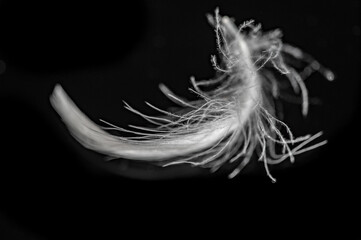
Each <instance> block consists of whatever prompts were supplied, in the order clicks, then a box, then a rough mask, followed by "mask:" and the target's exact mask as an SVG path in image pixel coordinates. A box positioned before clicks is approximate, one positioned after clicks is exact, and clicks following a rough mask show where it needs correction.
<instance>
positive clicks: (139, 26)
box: [0, 0, 360, 239]
mask: <svg viewBox="0 0 361 240" xmlns="http://www.w3.org/2000/svg"><path fill="white" fill-rule="evenodd" d="M217 6H219V7H220V11H221V14H225V15H228V16H232V17H234V18H235V19H236V20H237V23H242V21H244V20H248V19H255V20H256V22H259V23H262V26H263V28H264V29H265V30H270V29H274V28H280V29H282V31H283V33H284V38H283V40H284V41H285V42H288V43H290V44H293V45H296V46H299V47H300V48H301V49H303V50H305V51H306V52H309V53H311V54H312V55H313V56H314V57H315V58H316V59H318V60H319V61H320V62H321V63H323V64H324V65H325V66H327V67H329V68H330V69H332V70H333V71H334V72H335V74H336V77H337V78H336V81H334V82H332V83H329V82H327V81H326V80H324V79H323V78H322V76H320V75H319V74H314V75H313V76H312V77H311V78H310V79H309V80H308V81H307V85H308V87H309V89H310V95H311V96H314V97H318V98H319V100H320V102H322V104H318V105H314V106H311V109H310V117H308V118H306V119H302V117H301V116H300V114H299V110H300V107H299V106H298V105H292V104H291V105H286V108H288V109H289V111H287V112H286V111H285V113H286V116H285V117H286V122H287V120H288V122H287V123H289V124H290V126H291V128H292V129H294V130H295V133H296V134H305V133H309V132H311V133H316V132H317V131H320V130H323V131H324V132H325V137H324V138H327V139H328V140H329V143H328V145H327V146H324V147H322V148H320V149H318V150H315V151H314V152H312V153H307V154H304V155H303V156H300V157H299V158H297V163H296V165H295V166H284V167H282V168H280V169H274V171H273V173H274V175H275V177H276V178H277V179H278V182H277V184H272V183H271V182H270V180H269V179H268V178H267V177H266V174H265V173H264V170H263V168H262V166H254V167H252V168H250V169H248V171H245V174H241V176H240V177H238V178H236V179H234V180H232V181H229V180H228V179H227V178H226V175H214V176H209V175H207V174H205V173H204V171H201V172H199V171H195V169H189V168H186V167H180V168H170V169H167V170H165V169H157V168H152V167H147V166H143V165H141V164H140V165H139V164H137V165H135V164H132V163H129V162H128V161H114V162H113V163H108V164H105V163H103V160H102V156H100V155H98V154H95V153H93V152H90V151H88V150H85V149H84V148H82V147H81V146H80V145H79V144H78V143H77V142H76V141H75V140H73V139H72V138H71V136H70V135H69V134H68V132H67V131H66V129H65V127H64V126H63V124H62V123H61V121H60V120H59V117H58V116H57V115H56V113H55V112H54V111H53V109H52V108H51V106H50V104H49V101H48V97H49V95H50V94H51V92H52V89H53V87H54V85H55V84H56V83H61V84H62V86H63V87H64V88H65V90H66V91H67V92H68V93H69V95H70V96H71V97H72V98H73V99H74V100H75V102H76V103H77V104H78V106H80V108H81V109H82V110H83V111H84V112H85V113H87V114H88V115H89V116H90V117H91V118H92V119H93V120H97V119H99V118H102V119H106V120H109V121H111V122H113V123H115V124H117V125H120V126H126V125H127V124H130V123H139V124H141V123H142V121H141V120H140V119H139V118H138V117H135V116H133V115H132V114H131V113H129V112H127V111H126V110H125V109H124V108H123V107H122V106H123V104H122V100H125V101H126V102H128V103H130V104H131V105H132V106H134V107H135V108H138V109H141V110H144V111H145V112H147V113H151V111H150V110H149V109H147V108H146V107H145V104H144V101H148V102H151V103H153V104H154V105H156V106H160V107H162V108H166V107H169V106H171V103H170V102H169V101H168V100H167V99H166V98H165V97H164V96H162V95H161V94H160V91H159V90H158V88H157V86H158V84H159V83H161V82H162V83H165V84H166V85H168V86H169V87H170V88H171V89H173V90H174V91H175V92H176V93H178V94H180V95H185V96H187V97H189V98H192V97H194V96H192V95H191V94H190V92H189V91H188V90H187V89H188V87H189V86H190V85H189V81H188V79H189V77H190V76H191V75H194V76H195V77H196V78H198V79H200V78H209V77H211V76H212V75H213V69H212V66H211V64H210V61H209V60H210V55H211V54H215V53H216V50H215V41H214V32H213V29H212V28H211V27H210V26H209V25H208V23H207V21H206V17H205V14H206V13H213V11H214V9H215V7H217ZM358 11H359V2H358V1H317V2H316V1H295V2H293V1H287V2H286V1H277V2H275V1H213V0H212V1H129V2H125V1H121V2H118V3H115V1H107V0H103V1H92V2H88V1H64V0H63V1H40V0H35V1H21V0H12V1H11V0H8V1H1V2H0V59H1V60H0V73H1V75H0V98H1V99H0V104H1V108H0V109H1V118H0V121H1V126H2V131H1V139H2V144H1V161H0V162H1V167H0V178H1V180H0V187H1V193H0V194H1V197H0V198H1V206H0V223H1V225H0V234H2V235H0V236H4V238H2V239H22V238H25V239H38V238H39V239H41V238H42V237H44V238H46V239H54V238H62V239H63V238H64V237H66V236H68V234H70V233H71V232H72V234H73V233H76V234H80V235H79V236H83V237H84V235H85V236H91V235H93V234H95V233H100V234H105V233H110V234H116V236H118V235H117V234H119V237H120V236H122V234H125V233H127V232H131V230H129V228H128V227H127V226H128V225H129V226H136V227H137V224H140V223H141V225H140V226H139V228H142V227H145V226H151V227H153V225H152V223H153V224H154V225H156V226H158V227H159V225H158V224H160V225H161V226H162V227H161V228H165V229H167V228H169V226H167V222H168V224H169V225H172V222H173V221H175V219H181V217H186V218H187V221H189V220H191V221H192V219H193V221H194V224H199V222H197V221H201V220H203V219H204V216H205V215H206V216H207V214H210V213H211V215H213V214H214V213H221V214H222V216H221V217H218V216H217V217H215V215H213V217H215V218H216V219H228V215H232V216H233V215H234V216H236V217H238V218H239V219H238V218H237V219H238V220H240V219H245V218H246V219H248V217H250V216H253V217H255V216H256V217H259V218H261V219H263V218H264V217H265V215H267V216H274V215H280V214H282V215H281V216H283V217H285V218H287V219H289V217H294V218H299V217H301V216H302V217H306V219H307V220H308V221H310V220H313V221H315V220H314V219H315V216H318V217H320V216H323V217H324V216H328V215H330V216H335V214H336V213H337V214H339V213H350V211H351V213H352V211H353V210H354V209H352V210H350V208H347V206H350V205H351V203H352V202H353V201H355V199H354V195H353V193H354V192H355V191H356V188H355V186H356V184H355V183H356V182H355V181H356V175H355V174H353V172H354V171H353V169H355V167H354V166H355V163H356V161H357V160H358V158H359V157H358V145H357V142H358V138H359V125H358V123H359V117H358V114H357V109H358V107H359V105H358V104H359V83H358V81H359V80H360V75H359V73H360V70H359V69H360V68H359V60H360V59H359V37H360V25H359V16H358ZM175 175H176V176H183V178H181V179H179V178H177V179H171V180H169V178H170V177H171V176H175ZM197 175H201V176H202V177H195V176H197ZM205 175H207V176H205ZM144 179H148V180H149V179H150V180H152V181H148V180H144ZM336 199H341V200H342V201H339V200H336ZM345 203H347V204H345ZM270 209H271V210H272V213H271V214H270V215H268V214H267V213H268V211H269V210H270ZM310 209H311V210H310ZM265 210H267V211H265ZM290 212H292V213H290ZM260 213H261V214H260ZM223 214H225V216H224V215H223ZM245 214H246V216H244V215H245ZM288 214H290V215H288ZM156 216H158V217H159V218H161V219H162V220H161V223H158V222H156V221H155V220H154V219H156ZM241 216H243V217H241ZM326 218H327V217H326ZM113 219H115V220H113ZM166 219H169V220H168V221H167V220H166ZM292 219H293V218H292ZM339 219H340V218H335V220H336V222H337V220H339ZM120 220H122V221H126V222H127V224H128V225H121V224H120V223H118V221H120ZM238 220H237V221H236V222H235V223H238ZM153 221H155V222H153ZM316 221H317V220H316ZM316 221H315V222H316ZM330 221H333V220H330ZM216 222H217V223H215V226H218V225H217V224H220V223H219V222H218V221H216ZM221 222H222V221H221ZM311 222H312V221H311ZM123 224H124V223H123ZM163 224H165V225H166V226H165V227H164V225H163ZM174 224H175V225H177V223H174ZM183 224H184V222H183ZM187 224H189V223H188V222H187ZM131 233H132V234H139V232H137V231H136V232H131Z"/></svg>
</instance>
